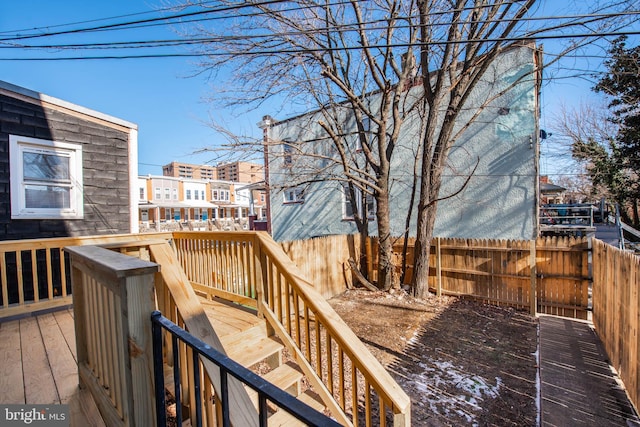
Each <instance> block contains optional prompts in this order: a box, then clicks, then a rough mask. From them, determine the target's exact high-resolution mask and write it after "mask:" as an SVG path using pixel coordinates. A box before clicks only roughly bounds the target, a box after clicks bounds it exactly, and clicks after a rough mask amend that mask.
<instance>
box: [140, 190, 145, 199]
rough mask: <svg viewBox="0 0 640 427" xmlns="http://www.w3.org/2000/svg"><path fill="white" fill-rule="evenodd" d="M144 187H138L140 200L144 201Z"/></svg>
mask: <svg viewBox="0 0 640 427" xmlns="http://www.w3.org/2000/svg"><path fill="white" fill-rule="evenodd" d="M145 199H146V197H145V193H144V187H140V200H145Z"/></svg>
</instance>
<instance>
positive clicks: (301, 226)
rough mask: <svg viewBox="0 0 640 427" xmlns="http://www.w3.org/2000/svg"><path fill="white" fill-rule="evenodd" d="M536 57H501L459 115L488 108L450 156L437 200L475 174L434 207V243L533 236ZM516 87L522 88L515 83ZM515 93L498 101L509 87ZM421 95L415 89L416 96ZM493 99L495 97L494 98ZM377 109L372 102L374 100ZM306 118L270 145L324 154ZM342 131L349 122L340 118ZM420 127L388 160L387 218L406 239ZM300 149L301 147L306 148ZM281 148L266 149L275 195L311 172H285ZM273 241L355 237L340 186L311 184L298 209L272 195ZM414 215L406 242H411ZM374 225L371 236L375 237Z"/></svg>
mask: <svg viewBox="0 0 640 427" xmlns="http://www.w3.org/2000/svg"><path fill="white" fill-rule="evenodd" d="M534 54H535V52H534V51H533V49H531V48H530V47H520V48H515V49H512V50H510V51H508V52H506V53H504V54H503V55H502V56H501V57H500V58H499V60H498V61H496V62H495V64H494V65H493V66H492V67H491V68H490V69H489V70H488V72H487V73H486V75H485V78H484V79H483V80H482V81H481V82H480V83H479V84H478V86H477V87H476V89H475V90H474V92H473V94H472V96H471V97H470V99H469V101H468V102H467V105H466V108H465V111H464V112H463V113H462V114H461V119H460V120H459V122H460V123H466V122H467V121H468V118H469V117H471V116H472V115H473V114H474V113H475V112H476V111H477V108H478V107H479V106H481V105H483V104H484V103H486V102H487V100H490V102H489V105H488V107H487V108H485V109H484V110H483V111H482V112H481V113H480V115H479V117H478V118H477V119H476V120H475V122H474V123H473V124H472V125H471V126H470V127H469V128H468V129H466V130H465V131H464V133H463V134H462V136H461V137H460V138H459V139H458V141H457V142H456V144H455V145H454V147H453V148H452V150H451V152H450V156H449V163H448V165H447V168H446V170H445V172H444V178H443V185H442V188H441V191H440V196H441V197H447V196H449V195H451V194H453V193H456V192H457V191H458V190H459V189H460V187H461V186H462V184H463V183H464V181H465V180H466V179H467V177H468V175H469V174H470V173H471V171H472V170H473V168H474V167H475V165H476V162H479V163H478V167H477V168H476V171H475V173H474V174H473V176H472V177H471V180H470V181H469V183H468V184H467V186H466V187H465V188H464V189H463V190H462V191H461V192H459V194H457V195H455V196H453V197H451V198H447V199H446V200H443V201H441V202H440V203H439V205H438V213H437V218H436V229H435V233H434V234H435V235H436V236H442V237H462V238H491V239H531V238H532V237H534V236H535V234H536V223H537V218H536V211H537V194H536V189H537V179H538V170H537V152H538V148H537V144H538V138H537V136H538V132H539V131H538V123H537V117H538V113H537V108H538V105H537V84H536V80H535V79H536V77H535V74H534ZM519 79H520V80H519ZM518 81H519V83H517V85H516V86H515V87H514V88H512V89H510V90H509V91H508V92H506V93H504V94H502V95H500V96H497V95H498V94H500V93H501V92H502V91H504V90H505V88H508V87H509V86H510V85H512V84H513V83H514V82H518ZM417 90H419V89H415V88H414V89H413V91H414V93H413V94H416V93H417V92H415V91H417ZM496 96H497V97H496ZM371 101H372V102H374V103H375V97H372V100H371ZM320 119H321V117H320V115H319V114H317V113H312V114H308V115H304V116H300V117H296V118H293V119H289V120H285V121H282V122H280V123H278V124H276V125H275V126H274V127H273V128H272V129H271V139H272V140H275V141H290V142H297V143H303V144H305V145H307V146H311V145H313V146H314V147H315V149H316V150H318V152H321V151H322V150H327V149H328V148H327V147H328V144H324V146H323V144H322V142H321V141H320V140H321V139H322V138H323V137H324V135H323V132H322V130H321V129H320V127H319V125H318V124H317V122H318V120H320ZM344 123H345V128H347V129H348V128H349V118H348V117H346V116H345V117H344ZM418 126H419V123H418V120H417V119H414V120H409V121H407V122H406V123H405V125H404V127H403V129H402V132H401V144H400V146H399V147H398V149H397V151H396V152H395V154H394V158H393V160H392V175H393V177H392V184H391V210H392V215H391V217H392V227H393V231H394V234H395V235H401V234H402V233H403V232H404V224H405V218H406V212H407V211H408V205H409V197H408V195H409V189H410V186H411V182H412V178H413V176H412V174H413V165H414V162H415V146H416V142H417V135H418ZM304 141H307V142H306V143H305V142H304ZM281 149H282V146H281V145H280V146H279V145H275V146H272V147H271V148H270V150H271V154H272V155H271V156H270V162H269V168H270V184H271V185H272V187H275V188H278V187H280V186H282V185H283V184H285V183H286V184H290V183H292V182H294V177H297V176H299V175H300V174H304V173H306V171H307V169H308V171H311V170H313V168H312V167H309V168H307V167H306V166H305V164H304V162H302V163H301V164H296V163H295V162H294V164H293V165H292V167H291V168H290V167H286V166H285V165H283V159H282V156H281V153H280V154H279V153H278V152H277V151H278V150H281ZM271 207H272V228H273V236H274V238H275V239H276V240H277V241H287V240H297V239H306V238H310V237H314V236H323V235H330V234H348V233H354V232H356V229H355V226H354V224H353V223H352V222H351V221H348V220H344V219H343V194H342V190H341V185H340V184H339V183H338V182H322V183H312V184H309V185H308V186H307V187H306V191H305V199H304V202H303V203H284V194H283V193H282V192H279V191H272V193H271ZM414 230H415V215H414V216H413V219H412V230H411V232H412V234H415V231H414ZM375 232H376V230H375V223H374V224H372V233H373V234H375Z"/></svg>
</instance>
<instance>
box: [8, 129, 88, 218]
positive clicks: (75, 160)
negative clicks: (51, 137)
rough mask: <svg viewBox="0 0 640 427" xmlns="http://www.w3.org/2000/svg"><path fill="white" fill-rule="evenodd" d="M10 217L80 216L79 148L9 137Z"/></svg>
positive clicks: (80, 152) (80, 167) (33, 139)
mask: <svg viewBox="0 0 640 427" xmlns="http://www.w3.org/2000/svg"><path fill="white" fill-rule="evenodd" d="M9 161H10V171H11V218H14V219H49V218H59V219H74V218H75V219H79V218H83V216H84V204H83V193H82V145H80V144H71V143H67V142H58V141H48V140H44V139H36V138H28V137H22V136H16V135H10V136H9Z"/></svg>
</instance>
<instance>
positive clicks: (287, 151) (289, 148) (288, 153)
mask: <svg viewBox="0 0 640 427" xmlns="http://www.w3.org/2000/svg"><path fill="white" fill-rule="evenodd" d="M282 151H283V152H284V157H283V162H284V167H291V165H292V164H293V145H291V144H289V143H285V144H283V145H282Z"/></svg>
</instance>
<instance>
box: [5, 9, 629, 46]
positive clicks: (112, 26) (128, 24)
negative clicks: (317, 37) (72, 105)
mask: <svg viewBox="0 0 640 427" xmlns="http://www.w3.org/2000/svg"><path fill="white" fill-rule="evenodd" d="M358 1H359V2H361V1H366V0H358ZM281 2H283V0H269V1H262V2H255V3H243V4H241V5H233V6H225V7H218V8H212V9H207V10H202V11H196V12H188V13H181V14H175V15H170V16H163V17H156V18H149V19H143V20H135V21H128V22H121V23H116V24H106V25H100V26H93V27H88V28H80V29H72V30H64V31H58V32H45V33H40V34H27V35H19V34H17V35H15V36H12V37H5V38H0V41H13V40H23V39H29V38H41V37H52V36H57V35H64V34H75V33H86V32H94V31H104V30H114V29H137V28H140V27H139V26H134V25H139V24H147V23H154V22H158V21H164V22H162V23H161V24H160V25H173V23H172V22H170V21H171V20H175V19H182V18H185V17H190V16H196V15H203V14H212V13H220V12H229V11H234V10H240V9H243V8H255V7H260V6H268V5H273V4H277V3H281ZM349 3H350V2H349V1H342V2H336V3H331V4H329V6H342V5H345V4H349ZM516 3H518V1H513V2H505V3H503V4H502V5H501V6H506V5H513V4H516ZM491 6H492V5H490V4H487V5H483V6H480V8H489V7H491ZM320 7H322V8H324V7H325V6H324V5H322V6H321V5H309V6H305V7H300V6H298V7H291V8H286V9H283V10H279V11H278V12H279V13H282V12H292V11H301V10H306V9H312V8H320ZM472 10H477V8H476V7H467V8H461V9H451V10H447V11H436V12H430V13H427V14H426V15H427V16H429V17H435V16H441V15H450V14H452V13H454V12H457V11H472ZM143 13H150V12H140V13H139V14H143ZM634 14H640V11H631V12H615V13H609V14H603V13H594V14H585V15H567V16H557V17H553V16H549V17H530V18H527V17H523V18H521V19H518V21H523V22H526V21H529V20H531V21H537V20H550V19H584V18H588V17H595V18H597V17H602V18H606V17H611V18H612V17H620V16H625V15H634ZM131 15H137V14H131ZM260 15H264V12H262V11H258V12H253V13H247V14H238V15H233V16H232V17H233V18H238V17H254V16H260ZM121 16H127V15H121ZM228 18H229V16H224V15H223V16H213V17H206V18H202V19H198V20H194V21H180V23H186V22H197V21H202V20H207V21H210V20H216V19H228ZM416 18H418V15H409V16H406V17H397V18H396V20H410V19H416ZM109 19H115V18H104V19H99V20H92V21H87V22H93V21H100V20H109ZM512 20H513V19H508V18H507V19H503V20H495V21H483V20H479V21H474V22H475V23H478V24H482V23H486V22H498V21H502V22H511V21H512ZM382 22H388V19H380V20H375V21H370V22H369V23H382ZM362 24H364V25H366V24H367V23H366V22H365V23H353V24H347V25H348V26H354V27H357V26H359V25H362ZM450 24H451V23H447V22H443V23H439V22H434V23H432V24H431V25H432V26H442V25H450ZM68 25H74V24H60V25H56V26H53V27H60V26H68ZM341 26H345V25H341ZM49 28H52V26H48V27H41V28H35V29H33V30H32V31H38V30H48V29H49ZM325 30H326V29H325ZM332 30H339V28H338V27H334V28H332ZM380 30H383V31H384V30H385V28H380ZM19 31H20V30H16V31H3V32H0V34H7V33H13V32H19ZM311 31H313V29H312V30H311Z"/></svg>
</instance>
